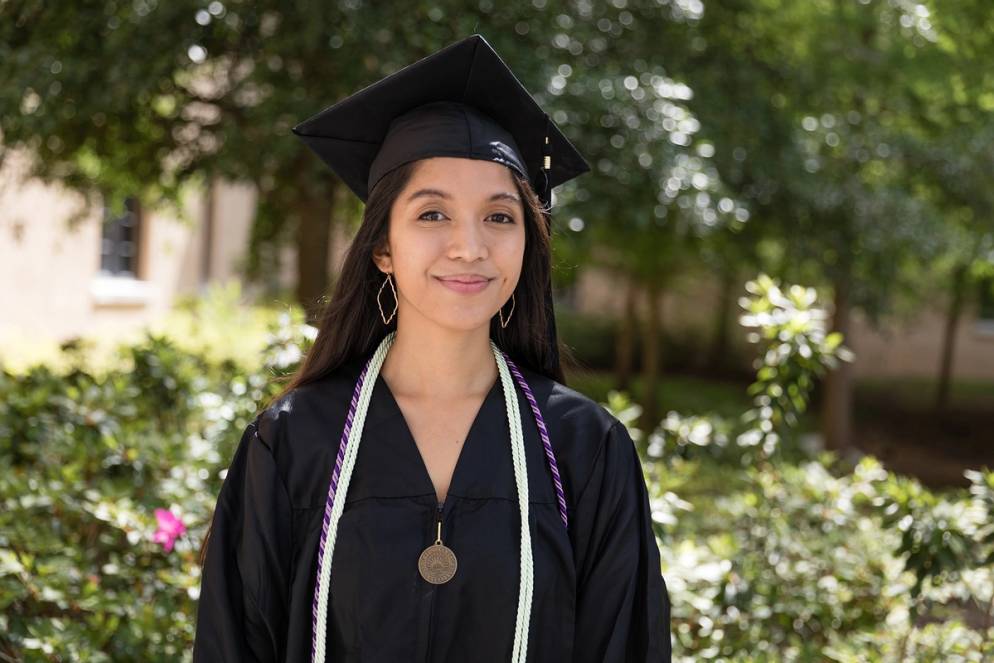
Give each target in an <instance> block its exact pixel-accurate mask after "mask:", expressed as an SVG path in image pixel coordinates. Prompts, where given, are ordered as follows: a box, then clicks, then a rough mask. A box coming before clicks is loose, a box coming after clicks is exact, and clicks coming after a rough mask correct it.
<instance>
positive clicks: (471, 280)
mask: <svg viewBox="0 0 994 663" xmlns="http://www.w3.org/2000/svg"><path fill="white" fill-rule="evenodd" d="M435 278H437V279H438V280H439V281H445V282H447V283H466V284H471V283H486V282H487V281H490V280H491V279H488V278H483V277H450V278H446V277H444V276H437V277H435Z"/></svg>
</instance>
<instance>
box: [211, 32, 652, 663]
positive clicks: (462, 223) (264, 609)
mask: <svg viewBox="0 0 994 663" xmlns="http://www.w3.org/2000/svg"><path fill="white" fill-rule="evenodd" d="M293 133H294V134H295V135H297V136H298V137H299V138H301V139H302V140H303V141H304V143H305V144H306V145H307V146H308V147H309V148H310V149H311V150H312V151H313V152H314V153H315V154H316V155H317V156H318V157H319V158H321V159H322V160H323V161H324V162H325V163H326V164H327V165H328V166H329V167H330V168H331V169H332V170H333V171H334V172H335V173H336V174H337V175H338V176H339V177H341V179H342V180H343V181H344V182H345V183H346V184H347V185H348V186H349V188H350V189H351V190H352V191H353V192H354V193H355V194H356V195H357V196H358V197H359V198H360V199H361V200H362V201H363V202H365V204H366V205H365V211H364V214H363V220H362V224H361V226H360V228H359V230H358V232H357V234H356V237H355V239H354V241H353V242H352V244H351V245H350V248H349V251H348V253H347V255H346V258H345V261H344V266H343V269H342V272H341V276H340V278H339V280H338V282H337V283H336V285H335V288H334V292H333V294H332V296H331V298H330V300H329V303H328V305H327V307H326V309H325V311H324V313H323V316H322V319H321V322H320V326H319V331H318V335H317V338H316V340H315V342H314V345H313V347H312V349H311V350H310V352H309V353H308V354H307V356H306V357H305V359H304V361H303V362H302V364H301V367H300V369H299V371H298V372H297V373H296V374H295V375H294V376H292V379H291V380H290V381H289V383H288V384H287V385H286V388H285V389H284V390H283V392H282V393H281V394H279V395H278V396H277V397H276V398H275V399H274V400H273V401H272V402H271V403H269V404H268V405H267V406H266V407H265V408H264V409H263V410H262V411H261V413H260V414H259V415H258V416H257V417H256V418H255V420H254V421H253V422H252V423H250V424H249V425H248V427H247V428H246V429H245V431H244V434H243V435H242V438H241V441H240V443H239V445H238V448H237V450H236V452H235V454H234V457H233V458H232V460H231V464H230V467H229V469H228V473H227V476H226V477H225V480H224V483H223V485H222V488H221V491H220V494H219V496H218V499H217V506H216V509H215V512H214V517H213V521H212V524H211V528H210V531H209V534H208V537H207V539H206V542H205V548H204V558H203V575H202V580H201V593H200V602H199V606H198V614H197V625H196V640H195V646H194V652H193V659H194V661H196V662H197V663H208V662H218V663H220V662H227V663H246V662H250V661H266V662H276V661H280V662H283V661H292V662H300V661H315V662H318V663H323V662H325V661H329V662H332V661H333V662H335V663H358V662H360V661H361V662H365V663H371V662H377V663H402V662H409V661H418V662H421V661H427V662H432V663H443V662H449V663H463V662H465V663H508V662H510V663H526V662H535V663H539V662H541V663H573V662H584V663H586V662H590V663H594V662H597V663H625V662H627V663H633V662H644V663H650V662H651V663H662V662H663V661H670V658H671V649H670V647H671V645H670V606H669V597H668V593H667V589H666V585H665V582H664V580H663V577H662V575H661V572H660V557H659V550H658V549H657V547H656V539H655V536H654V535H653V531H652V521H651V516H650V506H649V500H648V493H647V490H646V485H645V480H644V478H643V474H642V468H641V465H640V462H639V457H638V455H637V453H636V448H635V445H634V443H633V442H632V438H631V437H630V435H629V433H628V431H627V429H626V428H625V426H624V425H623V424H622V423H621V422H620V421H619V420H618V419H616V418H615V417H614V416H612V415H611V414H610V413H609V412H608V411H607V410H606V409H605V408H603V407H602V406H601V405H599V404H598V403H596V402H595V401H593V400H591V399H589V398H587V397H586V396H584V395H582V394H580V393H579V392H577V391H575V390H573V389H571V388H569V387H567V386H566V385H565V379H564V376H563V372H562V368H561V366H560V359H559V352H558V340H557V337H556V329H555V324H554V317H553V310H552V298H551V278H550V275H551V259H550V256H551V250H550V231H551V226H550V217H549V208H550V199H551V190H552V187H554V186H556V185H558V184H561V183H562V182H565V181H567V180H569V179H572V178H573V177H576V176H578V175H580V174H583V173H584V172H586V171H588V170H589V167H588V165H587V163H586V162H585V161H584V159H583V157H582V156H581V155H580V154H579V153H578V152H577V151H576V149H575V148H574V147H573V146H572V145H571V144H570V142H569V141H568V140H567V139H566V137H565V136H564V135H563V134H562V133H561V132H560V131H559V129H558V128H557V127H556V126H555V124H554V123H553V122H552V121H551V120H550V118H549V116H548V115H547V114H546V113H544V112H543V111H542V109H541V108H540V107H539V106H538V105H537V104H536V103H535V101H534V99H533V98H532V97H531V95H529V93H528V92H527V90H526V89H525V88H524V87H523V86H522V85H521V84H520V83H519V82H518V80H517V79H516V78H515V76H514V74H513V73H512V72H511V71H510V70H509V69H508V68H507V66H506V65H505V64H504V62H503V61H502V60H501V59H500V57H499V56H498V55H497V54H496V53H495V52H494V50H493V49H492V48H491V47H490V45H489V44H488V43H487V42H486V40H484V39H483V37H481V36H480V35H473V36H471V37H468V38H466V39H463V40H461V41H458V42H456V43H454V44H451V45H449V46H447V47H445V48H443V49H442V50H440V51H438V52H436V53H434V54H432V55H429V56H428V57H426V58H424V59H422V60H419V61H417V62H415V63H413V64H411V65H408V66H407V67H405V68H403V69H401V70H400V71H398V72H396V73H394V74H392V75H390V76H388V77H386V78H384V79H382V80H380V81H378V82H376V83H374V84H373V85H371V86H369V87H367V88H364V89H362V90H360V91H359V92H356V93H355V94H353V95H351V96H350V97H348V98H346V99H344V100H342V101H339V102H338V103H337V104H334V105H332V106H330V107H328V108H326V109H325V110H323V111H321V112H320V113H318V114H316V115H314V116H313V117H311V118H309V119H307V120H306V121H304V122H301V123H300V124H299V125H297V126H296V127H294V128H293Z"/></svg>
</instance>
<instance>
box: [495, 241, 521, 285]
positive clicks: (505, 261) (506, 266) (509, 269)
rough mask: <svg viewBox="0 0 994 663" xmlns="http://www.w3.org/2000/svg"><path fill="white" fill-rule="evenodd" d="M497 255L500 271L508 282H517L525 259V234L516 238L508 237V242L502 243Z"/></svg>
mask: <svg viewBox="0 0 994 663" xmlns="http://www.w3.org/2000/svg"><path fill="white" fill-rule="evenodd" d="M497 254H498V255H497V256H495V257H496V258H497V262H498V266H499V268H500V271H501V272H502V273H503V274H504V275H505V276H506V277H507V279H508V281H511V282H514V281H517V279H518V277H519V276H520V274H521V268H522V263H523V261H524V257H525V235H524V232H521V233H520V234H517V235H515V236H514V237H508V238H507V241H504V242H501V243H500V246H499V248H498V250H497Z"/></svg>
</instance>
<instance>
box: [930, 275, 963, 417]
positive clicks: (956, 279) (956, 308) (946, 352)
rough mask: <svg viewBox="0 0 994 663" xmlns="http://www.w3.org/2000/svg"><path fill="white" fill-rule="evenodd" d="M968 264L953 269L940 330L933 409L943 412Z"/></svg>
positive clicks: (947, 403) (947, 397)
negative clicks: (938, 359)
mask: <svg viewBox="0 0 994 663" xmlns="http://www.w3.org/2000/svg"><path fill="white" fill-rule="evenodd" d="M968 271H969V264H967V263H963V262H961V263H958V264H957V265H956V267H955V268H954V269H953V280H952V297H951V298H950V301H949V309H948V311H947V312H946V324H945V326H944V328H943V330H942V357H941V358H940V362H939V382H938V385H937V387H936V391H935V403H934V407H935V411H936V413H937V414H943V413H945V412H946V409H947V408H948V407H949V382H950V378H951V377H952V373H953V352H954V351H955V349H956V329H957V328H958V327H959V321H960V318H961V317H962V314H963V302H964V299H965V294H966V282H967V273H968Z"/></svg>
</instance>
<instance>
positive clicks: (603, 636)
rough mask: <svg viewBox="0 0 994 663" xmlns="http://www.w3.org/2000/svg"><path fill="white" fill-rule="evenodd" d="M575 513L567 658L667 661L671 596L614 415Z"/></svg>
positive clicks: (637, 466)
mask: <svg viewBox="0 0 994 663" xmlns="http://www.w3.org/2000/svg"><path fill="white" fill-rule="evenodd" d="M576 504H577V506H576V509H575V511H574V518H573V520H572V521H571V527H572V524H573V523H575V528H576V529H575V531H574V535H575V543H574V546H575V548H574V550H575V559H576V565H577V566H576V573H577V602H576V625H575V640H574V645H573V652H574V662H575V663H581V662H582V663H586V662H588V661H589V662H591V663H593V662H594V661H597V663H635V662H636V661H637V662H639V663H663V662H664V661H665V662H666V663H669V662H670V660H671V656H672V654H671V644H670V602H669V594H668V592H667V589H666V583H665V581H664V580H663V577H662V572H661V569H660V560H659V549H658V548H657V547H656V537H655V535H654V534H653V531H652V518H651V510H650V507H649V495H648V491H647V489H646V485H645V478H644V476H643V474H642V466H641V462H640V460H639V456H638V452H637V451H636V448H635V443H634V442H633V441H632V438H631V436H630V435H629V433H628V429H627V428H625V425H624V424H623V423H621V422H620V421H616V422H615V423H614V424H613V425H612V426H611V428H610V429H609V431H608V433H607V436H606V439H605V440H604V441H603V444H602V446H601V448H600V450H599V451H598V452H597V457H596V459H595V460H594V463H593V470H592V471H591V473H590V477H589V478H588V479H587V481H586V484H585V485H584V487H583V488H582V489H581V492H580V493H579V497H578V499H577V503H576Z"/></svg>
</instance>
